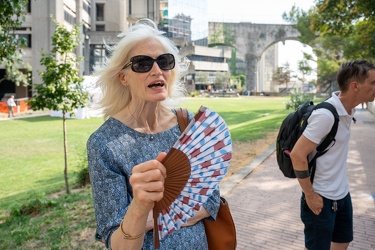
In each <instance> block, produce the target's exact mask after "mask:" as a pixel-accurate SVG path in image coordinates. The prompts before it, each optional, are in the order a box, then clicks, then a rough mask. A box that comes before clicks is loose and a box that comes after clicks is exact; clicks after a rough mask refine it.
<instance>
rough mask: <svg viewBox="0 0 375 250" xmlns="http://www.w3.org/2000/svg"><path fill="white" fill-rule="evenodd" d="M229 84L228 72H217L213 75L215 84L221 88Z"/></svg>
mask: <svg viewBox="0 0 375 250" xmlns="http://www.w3.org/2000/svg"><path fill="white" fill-rule="evenodd" d="M229 84H230V73H229V72H217V73H216V77H215V85H217V86H221V87H222V88H223V89H225V88H229Z"/></svg>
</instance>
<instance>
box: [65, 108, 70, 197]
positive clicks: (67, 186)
mask: <svg viewBox="0 0 375 250" xmlns="http://www.w3.org/2000/svg"><path fill="white" fill-rule="evenodd" d="M63 131H64V161H65V167H64V178H65V187H66V193H67V194H70V189H69V181H68V139H67V133H66V114H65V113H64V112H63Z"/></svg>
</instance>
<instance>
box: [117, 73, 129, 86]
mask: <svg viewBox="0 0 375 250" xmlns="http://www.w3.org/2000/svg"><path fill="white" fill-rule="evenodd" d="M118 78H119V80H120V82H121V84H122V85H124V86H125V87H127V86H128V81H127V79H126V75H125V74H124V73H122V72H120V73H119V74H118Z"/></svg>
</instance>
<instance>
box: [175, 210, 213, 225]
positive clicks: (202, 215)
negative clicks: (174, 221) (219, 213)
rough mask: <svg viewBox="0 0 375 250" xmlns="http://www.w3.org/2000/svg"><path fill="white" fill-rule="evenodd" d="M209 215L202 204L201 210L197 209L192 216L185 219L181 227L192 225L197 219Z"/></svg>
mask: <svg viewBox="0 0 375 250" xmlns="http://www.w3.org/2000/svg"><path fill="white" fill-rule="evenodd" d="M208 216H210V214H209V213H208V212H207V210H206V209H205V208H204V207H203V206H202V208H201V210H199V211H198V212H197V213H196V214H195V216H194V217H193V218H190V219H188V220H187V222H186V223H185V224H183V225H182V226H183V227H188V226H192V225H194V224H195V223H197V222H198V221H200V220H202V219H204V218H206V217H208Z"/></svg>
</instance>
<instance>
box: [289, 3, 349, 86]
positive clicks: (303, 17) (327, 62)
mask: <svg viewBox="0 0 375 250" xmlns="http://www.w3.org/2000/svg"><path fill="white" fill-rule="evenodd" d="M316 15H317V14H316V8H312V9H310V10H309V11H307V12H306V11H303V10H302V9H300V8H298V7H295V6H293V7H292V9H291V10H290V12H289V13H284V14H283V18H284V20H286V21H288V22H289V23H291V24H292V25H293V26H294V27H295V28H297V29H298V31H299V32H300V33H301V35H300V37H299V39H300V41H301V42H302V43H305V44H307V45H309V46H311V47H312V48H313V52H314V54H315V55H316V57H317V59H316V60H315V59H314V57H313V56H312V55H309V54H306V53H304V58H305V59H306V60H307V61H314V62H316V63H317V76H318V78H317V82H316V87H317V88H319V89H320V90H321V91H323V92H326V91H327V90H332V83H333V82H335V80H336V73H337V70H338V68H339V66H340V64H341V63H342V62H343V61H344V60H345V58H344V57H343V52H342V51H343V50H344V46H345V40H344V39H343V38H340V37H338V36H334V35H332V36H321V35H320V33H319V32H317V31H315V30H313V28H312V27H313V24H312V23H313V18H312V17H314V16H316Z"/></svg>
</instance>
